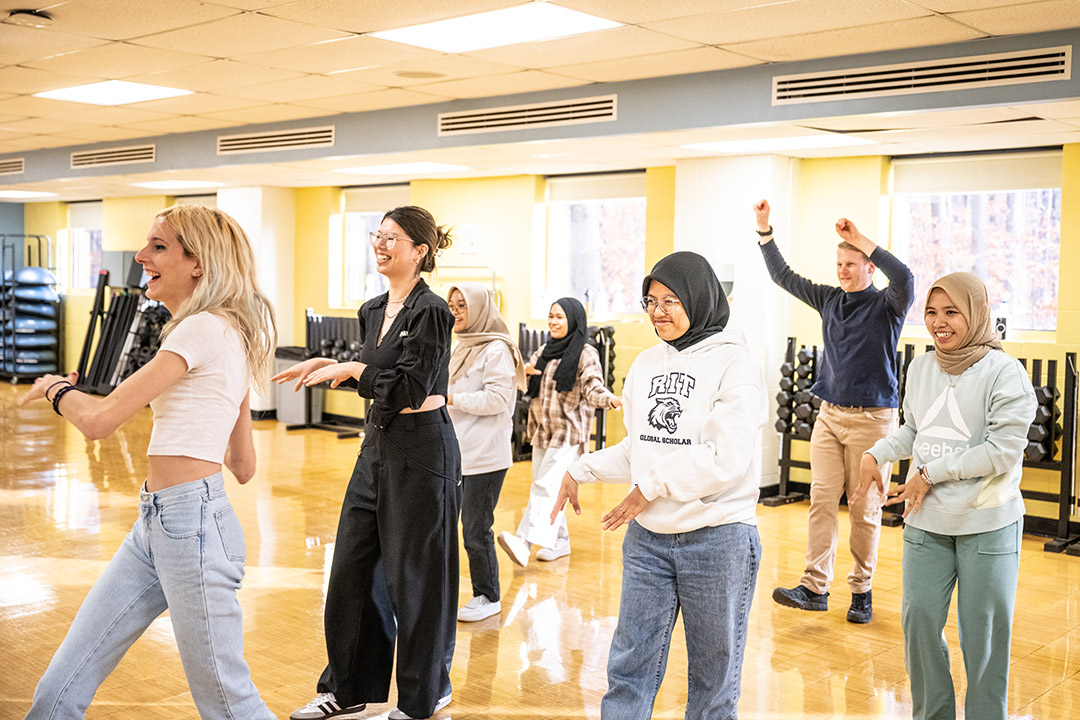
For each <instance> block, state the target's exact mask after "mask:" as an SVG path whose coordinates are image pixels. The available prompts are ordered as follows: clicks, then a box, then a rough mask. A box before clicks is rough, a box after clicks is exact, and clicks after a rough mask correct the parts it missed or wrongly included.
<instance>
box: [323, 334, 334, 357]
mask: <svg viewBox="0 0 1080 720" xmlns="http://www.w3.org/2000/svg"><path fill="white" fill-rule="evenodd" d="M333 353H334V341H333V340H331V339H330V338H323V339H322V340H320V341H319V355H320V356H322V357H333Z"/></svg>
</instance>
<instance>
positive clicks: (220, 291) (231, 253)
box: [157, 205, 277, 392]
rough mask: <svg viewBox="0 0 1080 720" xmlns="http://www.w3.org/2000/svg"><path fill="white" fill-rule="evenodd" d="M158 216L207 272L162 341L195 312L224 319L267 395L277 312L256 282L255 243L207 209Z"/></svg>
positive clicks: (193, 207) (177, 210) (221, 215)
mask: <svg viewBox="0 0 1080 720" xmlns="http://www.w3.org/2000/svg"><path fill="white" fill-rule="evenodd" d="M157 217H158V219H159V220H161V221H162V222H164V223H165V224H166V225H168V226H169V228H170V229H171V230H172V231H173V232H174V233H176V237H177V239H178V240H179V241H180V246H181V247H182V248H183V249H184V254H185V255H187V256H188V257H193V258H195V259H197V260H198V261H199V262H200V264H201V265H202V271H203V274H202V277H200V278H199V282H198V283H196V285H195V291H194V292H193V293H192V294H191V297H189V298H187V299H186V300H184V302H182V303H181V304H180V307H179V308H178V309H177V311H176V314H175V315H173V317H172V319H171V320H170V321H169V322H168V323H166V324H165V327H164V328H163V329H162V331H161V337H162V339H164V338H165V337H166V336H167V335H168V334H169V333H170V332H171V331H172V329H173V328H174V327H176V326H177V325H178V324H179V323H180V321H181V320H183V319H184V318H186V317H189V316H191V315H195V314H196V313H200V312H210V313H214V314H215V315H220V316H222V317H224V318H225V319H226V320H228V321H229V322H230V323H231V324H232V326H233V327H234V328H235V329H236V331H237V332H238V333H239V334H240V337H241V339H242V340H243V342H244V349H245V353H246V356H247V364H248V367H249V368H250V369H251V378H252V381H253V382H254V384H255V387H256V388H257V389H258V390H259V391H260V392H262V391H264V390H265V389H266V387H267V382H268V380H269V377H270V367H271V364H272V362H273V355H274V346H275V345H276V344H277V323H276V322H275V320H274V308H273V306H271V304H270V301H269V300H268V299H267V297H266V295H264V294H263V293H262V291H261V290H260V289H259V284H258V282H257V281H256V279H255V251H254V249H253V248H252V246H251V240H249V239H248V236H247V234H246V233H245V232H244V230H243V228H241V227H240V224H239V223H237V222H236V220H234V219H233V218H232V217H230V216H229V215H227V214H226V213H223V212H221V211H220V210H218V209H216V208H209V207H206V206H204V205H174V206H172V207H170V208H166V209H165V210H162V211H161V212H160V213H158V214H157Z"/></svg>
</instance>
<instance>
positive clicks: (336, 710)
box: [289, 693, 367, 720]
mask: <svg viewBox="0 0 1080 720" xmlns="http://www.w3.org/2000/svg"><path fill="white" fill-rule="evenodd" d="M365 707H367V706H366V705H363V704H361V705H350V706H349V707H341V705H339V704H338V701H337V698H335V697H334V693H319V694H318V695H316V696H315V698H314V699H313V700H312V701H311V702H309V703H308V704H307V705H305V706H304V707H302V708H297V709H296V710H293V712H292V715H290V716H289V720H321V718H332V717H336V718H342V719H343V720H344V718H346V717H348V716H350V715H352V714H353V713H359V712H363V710H364V708H365Z"/></svg>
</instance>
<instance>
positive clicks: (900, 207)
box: [893, 154, 1061, 331]
mask: <svg viewBox="0 0 1080 720" xmlns="http://www.w3.org/2000/svg"><path fill="white" fill-rule="evenodd" d="M895 181H896V189H897V192H896V193H895V195H894V198H893V250H894V252H895V253H896V255H897V256H898V257H900V258H901V259H903V260H904V262H906V263H907V265H908V267H909V268H911V271H912V273H913V274H914V275H915V302H914V303H913V304H912V307H911V310H910V311H909V312H908V316H907V322H909V323H918V324H922V322H923V306H924V304H925V301H926V292H927V290H928V289H929V287H930V284H931V283H932V282H933V281H934V280H936V279H937V278H939V277H941V276H942V275H946V274H948V273H951V272H957V271H967V272H971V273H974V274H975V275H977V276H979V278H981V279H982V281H983V282H985V283H986V289H987V292H988V294H989V297H990V305H991V308H992V311H991V314H992V317H995V318H997V317H1005V318H1007V322H1008V328H1009V329H1019V330H1050V331H1052V330H1056V328H1057V302H1058V287H1057V286H1058V264H1059V251H1060V243H1061V187H1060V185H1061V163H1060V155H1056V154H1051V155H1047V154H1025V155H1018V156H997V157H986V156H976V157H973V158H955V159H953V160H952V161H951V162H949V161H942V160H935V161H929V162H928V161H923V162H921V163H920V162H919V161H914V162H913V163H911V164H905V163H902V162H901V161H897V166H896V176H895Z"/></svg>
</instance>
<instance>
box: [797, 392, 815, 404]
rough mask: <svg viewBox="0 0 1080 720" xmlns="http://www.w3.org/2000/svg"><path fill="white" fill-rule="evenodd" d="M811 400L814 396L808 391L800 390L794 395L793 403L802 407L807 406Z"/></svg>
mask: <svg viewBox="0 0 1080 720" xmlns="http://www.w3.org/2000/svg"><path fill="white" fill-rule="evenodd" d="M813 398H814V396H813V394H812V393H811V392H810V391H809V390H800V391H799V392H797V393H795V402H796V403H797V404H799V405H802V404H803V403H805V404H807V405H809V404H810V401H811V400H812V399H813Z"/></svg>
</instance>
